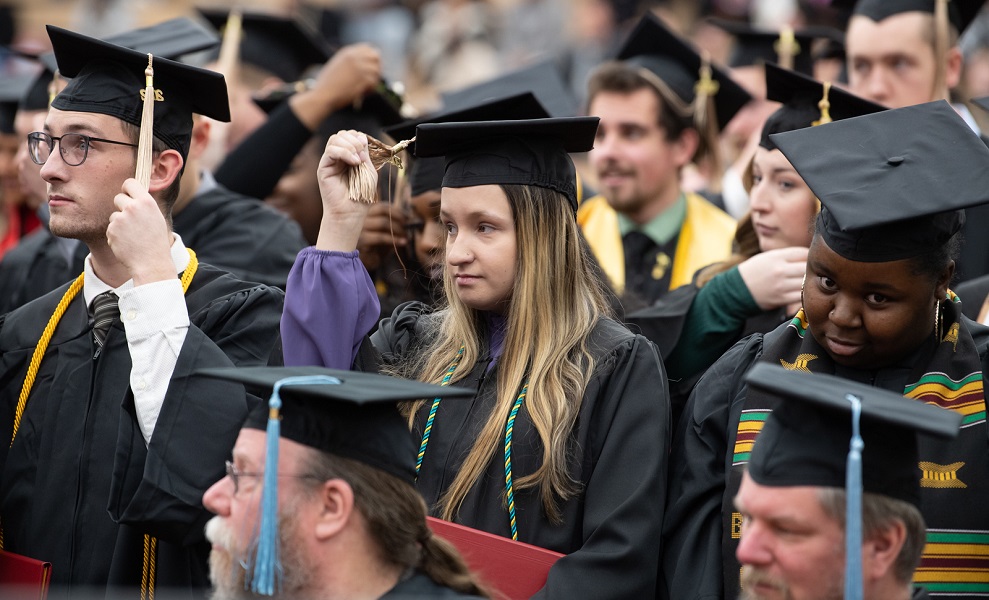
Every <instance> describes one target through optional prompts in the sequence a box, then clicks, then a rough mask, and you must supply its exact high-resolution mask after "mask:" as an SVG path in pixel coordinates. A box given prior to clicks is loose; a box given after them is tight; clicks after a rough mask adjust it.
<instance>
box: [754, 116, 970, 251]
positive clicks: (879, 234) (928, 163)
mask: <svg viewBox="0 0 989 600" xmlns="http://www.w3.org/2000/svg"><path fill="white" fill-rule="evenodd" d="M771 140H772V141H773V143H775V144H776V146H777V147H778V148H779V149H780V150H781V151H782V152H783V154H784V155H785V156H786V158H787V159H788V160H789V161H790V164H792V165H793V168H794V169H796V170H797V172H798V173H799V174H800V176H801V177H802V178H803V180H804V181H805V182H806V183H807V185H808V186H809V187H810V189H811V190H812V191H813V192H814V194H815V195H816V196H817V197H818V198H819V199H820V201H821V204H822V205H823V206H822V208H821V213H820V215H819V216H818V221H817V232H818V233H819V234H820V235H821V237H822V238H823V240H824V241H825V242H826V243H827V244H828V246H829V247H830V248H831V249H832V250H834V251H835V252H837V253H838V254H840V255H841V256H843V257H845V258H847V259H849V260H854V261H859V262H887V261H894V260H901V259H906V258H911V257H915V256H919V255H921V254H925V253H927V252H930V251H932V250H934V249H936V248H939V247H941V246H942V245H943V244H944V243H946V242H947V241H948V240H949V239H950V238H951V237H952V236H953V235H954V234H955V233H957V232H958V230H959V229H961V226H962V224H963V223H964V221H965V213H964V211H963V210H961V209H964V208H966V207H970V206H977V205H979V204H984V203H986V202H987V201H989V169H987V168H986V167H987V166H989V148H986V146H985V144H983V143H982V140H980V139H979V137H978V136H976V135H975V134H974V133H973V132H972V130H971V128H969V126H968V124H966V123H965V121H963V120H962V118H961V117H959V116H958V114H957V113H956V112H955V111H954V109H953V108H951V105H949V104H948V103H947V102H946V101H944V100H938V101H936V102H928V103H926V104H918V105H916V106H908V107H905V108H898V109H896V110H885V111H882V112H878V113H874V114H871V115H865V116H862V117H854V118H851V119H845V120H843V121H836V122H834V123H828V124H827V125H822V126H820V127H811V128H808V129H800V130H797V131H790V132H786V133H778V134H775V135H772V136H771Z"/></svg>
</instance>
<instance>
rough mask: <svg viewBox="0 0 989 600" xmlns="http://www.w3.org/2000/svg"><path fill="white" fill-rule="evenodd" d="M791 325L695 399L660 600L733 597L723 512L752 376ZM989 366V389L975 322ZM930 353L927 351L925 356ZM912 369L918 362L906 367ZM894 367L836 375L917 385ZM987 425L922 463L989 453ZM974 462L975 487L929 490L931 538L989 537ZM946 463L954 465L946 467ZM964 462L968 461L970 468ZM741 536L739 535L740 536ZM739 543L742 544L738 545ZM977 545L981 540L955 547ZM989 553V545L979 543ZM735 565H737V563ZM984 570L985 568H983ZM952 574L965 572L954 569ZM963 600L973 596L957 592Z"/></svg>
mask: <svg viewBox="0 0 989 600" xmlns="http://www.w3.org/2000/svg"><path fill="white" fill-rule="evenodd" d="M786 327H787V325H786V324H784V325H782V326H780V327H779V328H777V329H775V330H774V331H772V332H770V333H767V334H765V335H763V334H755V335H752V336H750V337H748V338H745V339H743V340H741V341H739V342H738V343H737V344H735V345H734V346H733V347H732V348H731V349H730V350H728V352H726V353H725V355H724V356H723V357H722V358H721V359H719V360H718V362H716V363H715V364H714V365H713V366H712V367H711V368H710V369H708V371H707V372H706V373H705V374H704V376H703V377H702V378H701V380H700V381H699V382H698V383H697V386H696V387H695V388H694V390H693V392H692V393H691V396H690V400H689V401H688V403H687V407H686V409H685V412H684V415H683V418H682V419H681V422H680V423H679V424H678V425H677V428H676V433H675V435H674V440H673V447H672V451H671V455H670V489H669V496H668V499H667V509H666V521H665V522H664V524H663V558H662V568H661V571H662V572H661V577H662V578H663V580H664V584H665V585H664V586H661V588H660V592H659V597H661V598H671V599H676V600H681V599H682V600H690V599H705V600H708V599H712V598H725V597H732V595H731V594H730V593H727V592H726V590H725V583H724V582H725V577H726V576H727V575H725V573H731V574H733V575H734V574H735V573H737V572H738V571H737V564H734V567H733V566H732V564H733V563H734V561H735V554H734V548H728V547H726V546H725V544H724V543H723V536H724V531H723V506H724V502H725V501H726V500H727V499H728V498H727V495H728V494H729V492H728V491H727V486H728V481H729V477H730V472H731V470H732V463H733V451H732V449H733V448H734V447H735V439H736V433H737V432H738V427H739V421H740V417H741V413H742V410H743V409H744V408H746V404H745V400H746V392H747V389H748V388H747V386H746V385H745V383H744V375H745V373H746V372H747V371H748V370H749V368H750V367H751V366H752V365H754V364H755V363H756V362H757V361H758V360H759V359H760V357H761V356H762V354H763V349H764V347H765V346H766V345H769V344H771V343H773V342H774V341H775V340H776V339H777V336H779V335H781V334H783V332H785V330H786ZM968 327H969V329H970V330H971V332H972V335H973V338H974V339H975V345H976V348H977V349H978V352H979V357H980V359H981V361H982V369H983V385H984V386H985V389H987V390H989V385H986V377H987V376H989V362H987V361H989V348H987V343H989V329H987V328H985V327H980V326H978V325H976V324H974V323H969V324H968ZM921 352H923V350H919V351H918V354H919V353H921ZM908 364H910V359H908V360H905V361H904V365H908ZM904 365H900V366H895V365H894V366H892V367H888V368H884V369H880V370H877V371H868V372H865V371H858V370H853V369H848V368H842V367H840V366H837V365H836V370H835V374H836V375H838V376H841V377H846V378H849V379H854V380H857V381H862V382H864V383H869V384H870V385H875V386H877V387H882V388H885V389H890V390H893V391H897V392H899V393H902V391H903V388H904V385H906V384H907V383H908V382H909V377H910V372H909V371H910V369H909V367H908V366H904ZM987 432H989V429H987V426H986V424H985V423H981V424H978V425H976V426H975V427H973V428H970V429H962V433H961V434H960V435H959V438H958V439H956V440H952V441H950V442H944V441H942V440H936V439H933V438H925V437H921V439H920V443H919V450H920V457H921V460H925V457H926V456H930V455H935V456H936V455H938V454H939V453H940V452H942V451H944V450H946V449H950V448H952V447H956V448H958V447H962V446H961V444H965V446H964V447H963V448H966V449H971V448H972V447H973V446H974V447H976V448H979V449H978V450H975V451H976V452H983V451H985V452H987V453H989V444H987V442H989V438H987ZM966 456H968V459H967V462H969V463H971V464H970V465H969V468H968V470H966V471H965V472H964V473H963V476H964V479H965V480H966V482H967V485H968V486H969V490H968V491H964V490H960V489H947V488H946V489H932V488H931V487H922V488H921V507H920V508H921V512H922V514H923V515H924V519H925V521H927V526H928V535H929V538H928V541H931V537H930V535H931V532H934V531H939V532H942V533H941V535H944V536H950V537H955V538H957V537H958V536H959V533H960V532H961V531H962V530H966V529H968V530H972V531H971V532H970V533H971V534H972V536H969V537H981V538H987V537H989V536H987V534H986V533H985V531H986V530H989V519H987V518H986V516H985V497H984V496H982V495H981V494H982V492H981V490H983V489H985V488H986V487H987V483H989V481H987V480H989V476H987V473H989V471H987V472H980V471H981V465H980V464H979V463H980V462H981V463H982V464H983V465H984V464H985V456H984V455H983V456H974V455H966ZM938 462H939V463H942V462H943V464H947V462H945V461H938ZM962 464H964V463H962ZM731 536H732V538H734V539H737V538H736V532H732V534H731ZM734 543H737V542H734ZM955 543H973V544H974V543H976V542H955ZM978 543H979V544H981V545H980V547H984V545H986V544H987V543H989V542H987V541H982V542H978ZM729 561H731V563H729ZM975 566H977V567H981V568H984V565H983V564H980V565H975ZM949 568H957V567H956V566H955V565H951V566H950V567H949ZM955 597H967V596H965V595H964V594H955Z"/></svg>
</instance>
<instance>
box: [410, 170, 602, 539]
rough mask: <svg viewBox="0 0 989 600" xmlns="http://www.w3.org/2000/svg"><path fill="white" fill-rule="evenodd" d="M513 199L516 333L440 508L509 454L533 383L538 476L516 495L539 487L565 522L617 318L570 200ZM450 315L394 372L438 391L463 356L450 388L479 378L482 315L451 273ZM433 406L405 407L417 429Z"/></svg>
mask: <svg viewBox="0 0 989 600" xmlns="http://www.w3.org/2000/svg"><path fill="white" fill-rule="evenodd" d="M500 187H501V188H502V190H503V191H504V192H505V195H506V196H507V197H508V201H509V204H510V205H511V207H512V215H513V218H514V221H515V234H516V239H517V244H518V252H517V259H516V283H515V287H514V290H513V292H512V298H511V300H510V302H509V305H508V312H507V321H508V330H507V332H506V336H505V345H504V351H503V353H502V356H501V358H500V361H499V369H498V388H497V390H498V391H497V394H496V399H495V406H494V409H493V410H492V411H491V414H490V417H488V420H487V422H486V423H485V424H484V427H483V428H482V430H481V432H480V434H479V435H478V437H477V440H476V441H475V443H474V445H473V447H472V448H471V450H470V452H469V454H468V455H467V458H466V459H465V460H464V463H463V465H462V466H461V468H460V469H459V471H458V472H457V476H456V477H455V478H454V480H453V483H452V484H450V487H449V488H448V489H447V490H446V492H444V494H443V497H442V498H441V499H440V505H441V514H442V517H443V518H444V519H453V518H454V516H455V515H456V513H457V511H458V510H459V509H460V505H461V504H462V503H463V500H464V497H466V495H467V493H468V492H469V491H470V490H471V488H472V487H473V486H474V484H475V483H476V482H477V481H478V480H479V479H480V477H481V476H482V474H483V473H484V471H485V469H486V468H487V466H488V464H489V463H490V461H491V458H492V456H493V455H494V453H495V452H497V451H498V450H499V449H501V448H502V443H503V436H504V429H505V421H506V419H507V418H508V414H509V411H510V410H511V407H512V405H513V404H514V402H515V399H516V397H517V395H518V393H519V391H520V388H521V386H522V382H523V381H524V380H526V379H527V380H528V386H529V387H528V392H527V395H526V401H525V410H526V412H527V414H528V415H529V418H530V419H531V421H532V424H533V427H534V428H535V430H536V432H537V433H538V435H539V440H540V442H541V444H542V454H543V456H542V464H541V465H540V467H539V469H537V470H536V472H534V473H532V474H531V475H527V476H525V477H521V478H516V479H515V483H514V486H515V489H516V490H522V489H526V488H531V487H537V486H538V488H539V493H540V497H541V499H542V504H543V507H544V510H545V512H546V514H547V516H548V517H549V518H550V519H551V520H553V521H559V519H560V511H559V507H558V505H557V499H561V500H565V499H567V498H569V497H571V496H573V495H574V494H575V493H577V491H578V490H579V485H578V483H577V482H576V481H574V480H573V478H572V477H571V476H570V472H569V469H568V461H567V459H568V452H567V441H568V438H569V436H570V431H571V429H572V428H573V426H574V423H575V422H576V419H577V414H578V412H579V410H580V406H581V402H582V400H583V395H584V389H585V388H586V387H587V382H588V381H589V379H590V375H591V372H592V371H593V368H594V360H593V358H592V356H591V354H590V353H589V352H588V349H587V338H588V336H589V334H590V332H591V330H592V329H593V328H594V325H595V324H596V323H597V321H598V320H599V319H600V318H601V317H602V316H606V315H608V313H609V309H608V308H607V304H606V303H605V300H604V293H603V289H602V287H601V283H600V281H599V280H598V279H596V278H595V277H594V276H593V275H592V274H591V270H590V259H589V257H588V255H587V254H586V248H585V245H582V243H581V239H580V234H579V230H578V229H577V223H576V219H575V216H574V212H573V208H571V205H570V203H569V202H567V200H566V199H565V198H564V197H563V196H562V194H560V193H558V192H556V191H553V190H549V189H546V188H542V187H535V186H526V185H502V186H500ZM444 288H445V299H446V302H445V306H443V307H442V308H441V309H440V310H439V311H438V312H437V313H436V314H435V316H436V317H437V318H438V319H439V321H440V326H439V333H438V335H437V336H436V338H435V339H434V340H432V341H431V342H427V345H426V347H425V349H424V351H423V352H416V353H413V354H414V356H406V357H404V359H403V364H400V365H399V366H398V367H397V369H396V371H397V372H398V373H399V374H402V375H405V376H407V377H415V378H417V379H420V380H421V381H427V382H432V383H438V382H440V381H441V380H442V379H443V376H444V374H445V373H446V372H447V369H448V368H449V366H450V364H451V363H452V362H453V361H454V360H455V357H456V355H457V353H458V351H459V350H460V348H461V347H462V348H463V356H462V358H461V359H460V365H462V366H461V367H460V368H458V369H457V371H456V372H455V373H454V375H453V378H452V379H451V381H452V382H456V381H457V380H459V379H461V378H463V377H464V376H466V375H467V374H469V372H470V371H471V366H472V365H474V363H475V362H476V361H477V359H478V357H479V356H480V353H481V351H482V349H481V348H480V347H479V345H480V340H481V337H482V336H481V331H482V330H481V328H482V326H483V325H482V323H483V320H484V319H483V317H482V315H481V314H480V313H479V312H478V311H476V310H474V309H472V308H469V307H468V306H466V305H464V303H463V302H461V301H460V298H459V297H458V296H457V294H456V292H455V287H454V285H453V282H452V279H451V275H450V272H449V271H447V272H446V273H444ZM424 402H425V400H420V401H418V402H414V403H411V404H410V405H409V406H407V407H406V410H408V415H409V423H410V426H411V424H412V423H413V421H414V419H415V414H416V412H417V411H418V410H419V409H420V408H421V407H422V406H423V404H424Z"/></svg>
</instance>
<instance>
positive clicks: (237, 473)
mask: <svg viewBox="0 0 989 600" xmlns="http://www.w3.org/2000/svg"><path fill="white" fill-rule="evenodd" d="M224 464H225V465H226V468H227V477H229V478H230V481H232V482H233V483H234V495H235V496H236V495H237V492H238V491H240V478H241V477H264V473H252V472H247V471H241V470H239V469H238V468H237V466H236V465H234V464H233V463H232V462H230V461H229V460H228V461H226V462H225V463H224ZM278 476H279V477H294V478H296V479H313V480H316V481H319V480H320V479H322V478H321V477H319V476H317V475H285V474H282V473H279V474H278Z"/></svg>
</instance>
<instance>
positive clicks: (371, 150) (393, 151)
mask: <svg viewBox="0 0 989 600" xmlns="http://www.w3.org/2000/svg"><path fill="white" fill-rule="evenodd" d="M365 135H366V134H365ZM415 140H416V139H415V138H412V139H411V140H405V141H402V142H399V143H397V144H395V145H394V146H389V145H387V144H385V143H384V142H382V141H381V140H377V139H375V138H374V137H372V136H370V135H368V136H367V152H368V156H370V158H371V166H373V167H374V170H375V171H380V170H381V167H383V166H384V165H385V163H388V164H392V165H395V166H396V167H398V168H400V169H401V168H402V157H400V156H399V155H398V154H399V152H401V151H402V150H405V149H406V148H408V147H409V144H411V143H412V142H414V141H415ZM345 173H346V174H347V186H348V187H349V188H350V198H351V199H352V200H353V201H354V202H364V203H366V204H373V203H374V201H375V199H376V198H377V196H378V194H377V190H376V189H375V185H374V183H375V181H374V180H375V177H374V171H372V170H371V167H369V166H368V165H367V163H366V162H361V164H360V165H358V166H356V167H350V168H349V169H348V170H347V171H345Z"/></svg>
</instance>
